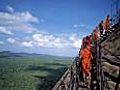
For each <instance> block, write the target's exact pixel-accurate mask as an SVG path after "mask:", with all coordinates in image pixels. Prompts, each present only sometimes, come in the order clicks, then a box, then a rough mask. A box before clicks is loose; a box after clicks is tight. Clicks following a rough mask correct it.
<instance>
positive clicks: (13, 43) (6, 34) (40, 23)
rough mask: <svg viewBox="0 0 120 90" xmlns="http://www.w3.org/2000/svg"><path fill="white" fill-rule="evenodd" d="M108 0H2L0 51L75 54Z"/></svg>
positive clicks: (105, 11)
mask: <svg viewBox="0 0 120 90" xmlns="http://www.w3.org/2000/svg"><path fill="white" fill-rule="evenodd" d="M110 6H111V0H91V1H90V0H1V1H0V51H6V50H10V51H13V52H29V53H40V54H51V55H59V56H76V55H77V54H78V50H79V48H80V45H81V41H82V38H83V37H84V36H86V35H88V34H90V33H91V31H92V29H93V28H94V27H95V26H96V25H98V23H99V22H100V21H101V20H102V19H103V20H104V18H105V17H106V15H107V14H108V13H110V8H111V7H110Z"/></svg>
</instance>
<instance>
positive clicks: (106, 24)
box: [104, 15, 110, 32]
mask: <svg viewBox="0 0 120 90" xmlns="http://www.w3.org/2000/svg"><path fill="white" fill-rule="evenodd" d="M109 26H110V24H109V15H107V17H106V19H105V21H104V29H105V32H107V31H108V29H109Z"/></svg>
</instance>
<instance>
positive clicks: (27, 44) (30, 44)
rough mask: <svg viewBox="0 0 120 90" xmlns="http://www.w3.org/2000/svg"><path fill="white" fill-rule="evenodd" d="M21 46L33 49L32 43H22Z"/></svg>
mask: <svg viewBox="0 0 120 90" xmlns="http://www.w3.org/2000/svg"><path fill="white" fill-rule="evenodd" d="M21 45H22V46H25V47H33V45H32V42H31V41H30V42H22V43H21Z"/></svg>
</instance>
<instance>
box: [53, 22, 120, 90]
mask: <svg viewBox="0 0 120 90" xmlns="http://www.w3.org/2000/svg"><path fill="white" fill-rule="evenodd" d="M97 45H98V46H99V47H97V49H96V52H97V53H96V55H95V56H94V57H93V60H94V62H92V64H91V78H90V79H89V82H90V83H88V86H89V87H88V86H84V85H82V78H81V68H78V67H80V66H79V65H80V64H79V61H80V59H79V57H76V58H75V60H74V61H73V63H72V65H71V66H70V68H69V69H68V70H67V71H66V72H65V74H64V75H63V76H62V78H61V79H60V80H59V81H58V82H57V83H56V85H55V86H54V87H53V89H52V90H120V23H117V24H115V25H114V26H112V27H111V28H110V30H109V32H108V33H107V34H106V35H103V36H102V37H101V38H100V39H99V40H98V43H97Z"/></svg>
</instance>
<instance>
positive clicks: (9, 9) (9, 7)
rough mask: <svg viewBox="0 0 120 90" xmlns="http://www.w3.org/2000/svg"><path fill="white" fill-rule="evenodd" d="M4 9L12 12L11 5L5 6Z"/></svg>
mask: <svg viewBox="0 0 120 90" xmlns="http://www.w3.org/2000/svg"><path fill="white" fill-rule="evenodd" d="M6 9H7V10H8V11H9V12H11V13H13V12H14V9H13V8H12V7H11V6H9V5H8V6H6Z"/></svg>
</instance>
